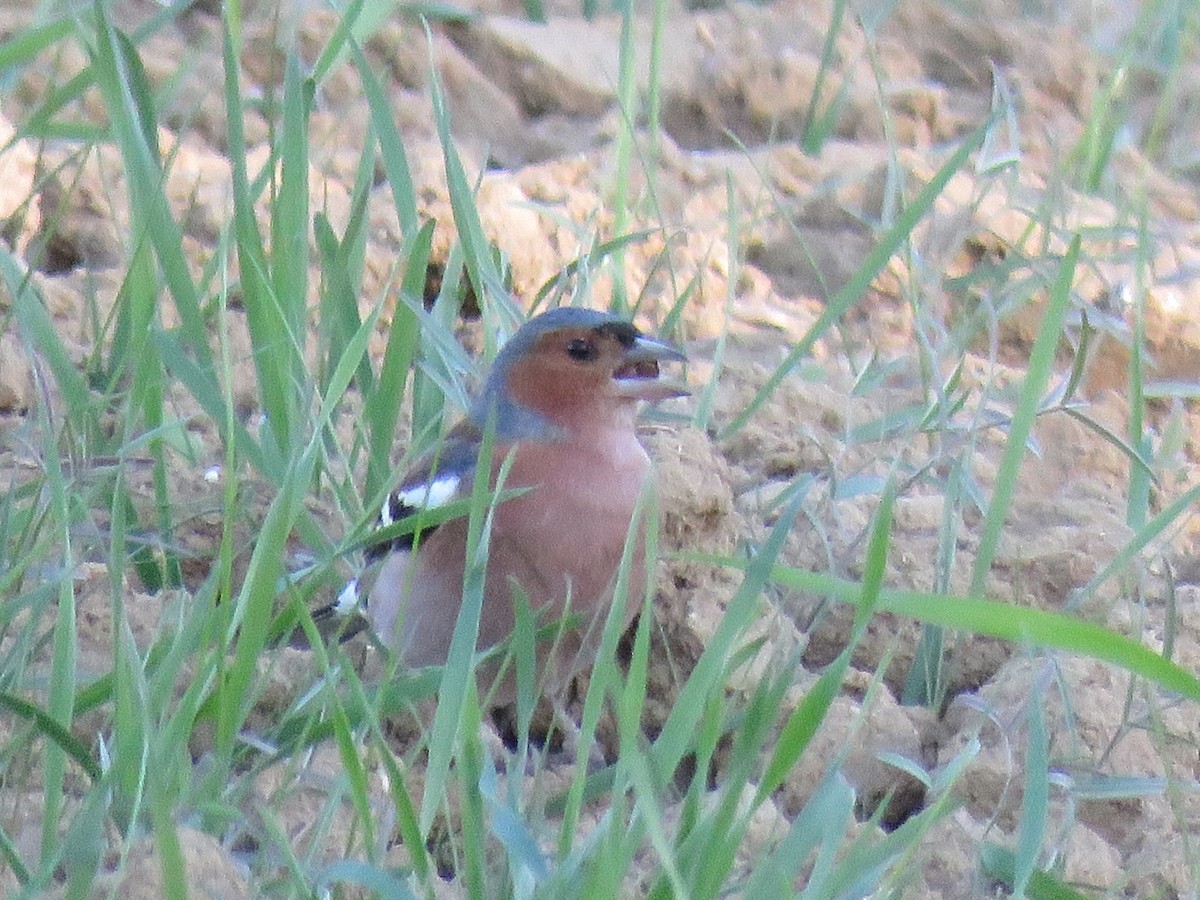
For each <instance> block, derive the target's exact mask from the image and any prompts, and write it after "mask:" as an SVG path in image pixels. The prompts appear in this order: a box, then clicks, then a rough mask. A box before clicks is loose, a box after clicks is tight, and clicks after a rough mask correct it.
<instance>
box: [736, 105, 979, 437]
mask: <svg viewBox="0 0 1200 900" xmlns="http://www.w3.org/2000/svg"><path fill="white" fill-rule="evenodd" d="M986 134H987V126H986V124H985V125H984V126H981V127H980V128H977V129H976V130H975V131H973V132H971V134H969V135H968V136H967V138H966V139H965V140H964V141H963V142H962V143H961V144H960V145H959V146H958V149H956V150H955V151H954V153H952V154H951V156H950V158H949V159H948V160H946V162H945V164H944V165H943V166H942V167H941V168H940V169H938V171H937V172H936V173H935V174H934V176H933V178H931V179H930V181H929V183H928V184H927V185H925V187H924V188H922V189H921V191H920V193H918V194H917V196H916V197H915V198H914V199H913V201H912V203H910V204H909V205H908V206H906V207H905V208H904V210H903V211H902V212H901V213H900V215H898V216H897V217H896V221H895V223H894V224H893V225H892V227H891V228H889V229H888V230H887V231H886V232H885V233H884V234H883V236H882V237H881V238H880V240H879V243H878V244H876V245H875V246H874V248H872V250H871V252H870V253H868V254H867V258H866V259H865V260H863V264H862V265H861V266H860V267H859V268H858V270H857V271H856V272H855V273H854V275H853V276H852V277H851V278H850V280H849V281H847V282H846V284H845V285H843V286H842V288H841V289H839V290H838V292H837V293H836V294H834V295H833V296H832V297H830V298H829V301H828V302H827V303H826V304H825V308H824V309H823V310H822V312H821V315H820V316H819V317H818V318H817V321H815V322H814V323H813V324H812V326H811V327H810V328H809V329H808V331H807V332H806V333H805V335H804V337H803V338H801V339H800V341H799V342H798V343H797V344H796V346H795V347H793V348H792V349H791V351H790V352H789V353H788V355H787V357H786V358H785V359H784V361H783V362H782V363H780V364H779V366H777V367H776V369H775V371H774V372H772V373H771V376H770V377H769V378H768V379H767V380H766V382H764V384H763V386H762V387H761V388H759V389H758V392H757V393H756V394H755V395H754V397H753V399H751V401H750V402H749V403H748V404H746V408H745V409H743V410H742V411H741V412H740V413H739V414H738V415H737V416H735V417H734V419H733V421H732V422H730V423H729V424H728V425H726V426H725V428H724V430H723V431H722V432H721V438H722V439H724V438H728V437H729V436H730V435H732V434H736V433H737V432H738V431H739V430H741V428H742V427H743V426H745V424H746V423H747V422H749V421H750V420H751V419H752V418H753V417H754V415H755V413H757V412H758V410H759V408H760V407H761V406H762V405H763V404H764V403H765V402H766V401H767V399H768V398H769V397H770V396H771V395H772V394H773V393H774V392H775V389H776V388H778V387H779V385H780V384H782V383H783V380H784V379H785V378H787V376H788V375H789V374H790V373H791V372H792V371H793V370H794V369H795V368H796V367H797V366H798V365H799V364H800V361H801V360H802V359H803V358H804V357H805V356H806V355H807V354H808V352H809V351H810V350H811V349H812V346H813V344H815V343H816V342H817V340H818V339H819V338H820V337H821V336H822V335H823V334H824V333H825V332H826V331H828V330H829V328H830V327H831V326H832V325H833V324H834V323H835V322H837V321H838V320H839V319H840V318H841V317H842V316H843V315H845V313H846V311H847V310H849V309H850V308H851V307H852V306H853V305H854V304H855V303H857V302H858V301H859V300H860V299H862V297H863V295H864V294H865V293H866V291H867V288H868V287H870V285H871V282H872V281H874V280H875V277H876V276H877V275H878V274H879V273H880V272H881V271H882V270H883V267H884V266H885V265H887V262H888V260H889V259H891V258H892V255H893V254H894V253H895V252H896V251H897V250H898V249H899V248H900V247H901V245H902V244H903V243H904V242H905V241H906V240H908V239H909V237H910V236H911V234H912V231H913V229H914V228H916V226H917V223H918V222H920V221H921V219H922V218H923V217H924V216H925V215H926V214H927V213H928V212H929V211H930V209H932V208H933V203H934V201H935V200H937V198H938V195H939V194H941V192H942V190H943V189H944V188H945V187H946V184H947V183H948V182H949V181H950V179H951V178H952V177H953V176H954V173H955V172H957V171H958V170H959V169H961V168H962V167H963V165H964V164H965V163H966V161H967V158H968V157H969V156H970V155H971V154H972V153H973V152H975V150H977V149H979V146H980V145H981V144H982V143H983V139H984V137H985V136H986Z"/></svg>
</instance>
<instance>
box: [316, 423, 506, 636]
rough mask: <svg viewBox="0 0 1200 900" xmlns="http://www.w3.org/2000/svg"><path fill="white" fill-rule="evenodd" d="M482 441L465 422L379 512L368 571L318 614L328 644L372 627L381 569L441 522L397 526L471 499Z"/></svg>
mask: <svg viewBox="0 0 1200 900" xmlns="http://www.w3.org/2000/svg"><path fill="white" fill-rule="evenodd" d="M481 442H482V432H481V431H480V429H479V427H478V426H477V425H475V423H474V422H472V421H471V420H470V419H464V420H463V421H462V422H459V423H458V424H457V425H456V426H455V427H454V428H452V429H451V430H450V431H449V432H448V433H447V434H446V438H445V440H443V441H441V442H440V443H439V444H438V445H437V446H436V447H434V448H432V449H431V450H429V451H428V452H426V453H425V454H423V455H422V456H421V457H419V458H418V459H417V460H416V462H414V463H413V464H412V466H410V467H409V469H408V470H407V471H406V472H405V474H404V477H402V478H401V479H400V483H399V485H397V486H396V488H395V489H394V490H392V491H391V492H390V493H389V494H388V496H387V498H386V499H385V500H384V502H383V505H382V507H381V508H380V511H379V520H378V523H377V528H376V531H375V532H374V533H373V534H372V535H370V536H368V537H367V538H366V540H365V541H364V549H363V554H364V556H365V558H366V562H367V565H366V567H365V569H364V571H363V572H362V573H361V574H360V575H359V576H358V577H357V578H352V579H350V580H349V581H347V582H346V584H345V585H344V586H343V587H342V589H341V591H340V592H339V593H338V596H337V599H336V600H334V602H333V603H330V604H327V605H326V606H322V607H320V608H318V609H316V610H313V613H312V616H313V621H314V622H315V623H316V624H317V629H318V631H319V632H320V633H321V635H322V637H323V638H324V639H325V640H330V639H334V640H342V641H344V640H348V639H349V638H351V637H353V636H354V635H356V634H358V632H360V631H362V630H364V629H365V628H367V627H369V624H370V621H369V617H367V616H365V615H364V614H363V611H364V608H365V605H366V598H367V596H368V594H369V592H370V587H371V585H372V584H373V583H374V581H375V579H376V577H378V574H379V569H380V567H381V566H382V565H383V563H384V561H385V560H386V559H387V558H388V556H390V555H391V554H393V553H408V552H410V551H411V550H412V548H413V545H414V543H415V541H416V539H417V535H418V534H420V536H421V539H422V540H424V539H425V538H427V537H428V536H429V535H430V534H431V533H432V531H433V530H434V529H435V528H436V527H437V520H436V519H435V520H434V521H433V522H431V523H422V524H421V525H420V527H419V528H412V527H400V528H397V526H399V525H400V523H402V522H404V520H406V519H410V518H411V517H412V516H413V515H414V514H416V513H419V512H422V511H432V510H436V509H437V508H439V507H443V506H446V505H448V504H450V503H453V502H454V501H456V500H462V499H465V498H467V497H469V496H470V495H471V489H472V484H473V483H474V477H475V467H476V463H477V462H478V460H479V449H480V445H481ZM364 587H365V588H366V590H364ZM298 642H299V643H298ZM306 643H307V642H306V641H305V639H304V638H303V633H302V632H299V631H297V632H295V633H293V644H294V645H297V646H303V645H304V644H306Z"/></svg>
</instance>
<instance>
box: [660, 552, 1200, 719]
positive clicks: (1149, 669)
mask: <svg viewBox="0 0 1200 900" xmlns="http://www.w3.org/2000/svg"><path fill="white" fill-rule="evenodd" d="M681 558H683V559H691V560H694V561H697V562H707V563H710V564H715V565H725V566H731V567H733V568H736V569H744V570H745V569H748V567H749V565H751V564H752V563H751V564H748V563H746V562H744V561H742V560H737V559H731V558H720V559H718V558H714V557H711V556H705V555H703V554H693V553H686V554H681ZM770 580H771V581H773V582H775V583H776V584H781V585H784V586H785V587H788V588H791V589H793V590H798V591H809V592H811V593H814V594H821V595H824V596H827V597H830V598H831V599H834V600H837V601H839V602H842V603H853V602H856V601H857V600H858V598H859V597H860V596H861V592H862V587H861V585H859V584H857V583H855V582H853V581H849V580H846V579H843V578H837V577H835V576H833V575H825V574H821V573H818V572H806V571H803V570H801V569H793V568H790V567H787V566H776V567H775V569H774V570H773V571H772V572H771V575H770ZM878 609H879V610H881V611H885V612H891V613H895V614H896V615H900V616H908V617H909V618H912V619H916V620H917V621H918V622H926V623H929V624H933V625H940V626H942V627H944V628H956V629H958V630H960V631H967V632H970V633H972V634H982V635H988V636H990V637H997V638H1001V639H1002V640H1006V641H1012V642H1013V643H1018V644H1031V645H1034V646H1037V647H1051V648H1054V649H1057V650H1066V651H1068V652H1070V653H1079V654H1081V655H1083V656H1090V657H1093V658H1094V659H1098V660H1101V661H1103V662H1108V663H1112V664H1114V665H1117V666H1120V667H1121V668H1123V669H1125V670H1127V671H1129V672H1133V673H1134V674H1137V675H1140V676H1142V677H1143V678H1145V679H1147V680H1149V681H1153V682H1154V683H1156V684H1158V685H1159V686H1160V687H1163V688H1166V689H1167V690H1169V691H1174V692H1176V693H1179V694H1183V695H1184V696H1186V697H1188V698H1190V699H1192V700H1200V680H1198V679H1197V678H1196V677H1195V676H1194V675H1192V674H1191V673H1189V672H1187V671H1185V670H1183V669H1182V668H1180V667H1179V666H1177V665H1175V664H1174V663H1173V662H1171V661H1170V660H1167V659H1164V658H1163V657H1162V656H1161V655H1159V654H1158V653H1155V652H1154V651H1152V650H1150V649H1148V648H1147V647H1144V646H1142V645H1141V644H1139V643H1137V642H1136V641H1133V640H1130V639H1129V638H1127V637H1124V636H1122V635H1120V634H1117V633H1116V632H1114V631H1110V630H1108V629H1107V628H1102V627H1101V626H1099V625H1093V624H1092V623H1091V622H1083V621H1080V620H1079V619H1075V618H1072V617H1071V616H1067V615H1063V614H1062V613H1055V612H1046V611H1045V610H1040V609H1026V608H1023V607H1019V606H1013V605H1011V604H1008V603H998V602H995V601H993V600H983V599H981V598H979V597H964V596H960V595H954V594H930V593H923V592H920V591H908V590H897V589H893V588H884V589H883V590H882V591H881V592H880V594H879V604H878Z"/></svg>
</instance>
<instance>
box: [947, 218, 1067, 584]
mask: <svg viewBox="0 0 1200 900" xmlns="http://www.w3.org/2000/svg"><path fill="white" fill-rule="evenodd" d="M1079 247H1080V239H1079V235H1075V238H1074V239H1073V240H1072V241H1071V247H1070V249H1069V250H1068V251H1067V255H1066V257H1065V258H1064V259H1063V261H1062V265H1061V266H1060V267H1059V270H1058V277H1057V278H1055V280H1054V284H1053V286H1051V288H1050V293H1049V297H1048V299H1047V302H1046V314H1045V315H1044V316H1043V318H1042V324H1041V325H1040V326H1039V327H1038V333H1037V337H1035V338H1034V341H1033V348H1032V349H1031V350H1030V351H1029V366H1028V368H1027V369H1026V371H1025V380H1024V382H1023V383H1022V385H1021V396H1020V399H1019V400H1018V401H1017V408H1016V409H1015V410H1014V411H1013V417H1012V423H1011V424H1010V425H1009V429H1008V437H1007V439H1006V440H1005V444H1004V456H1003V457H1002V458H1001V461H1000V470H999V471H998V472H997V474H996V485H995V487H994V488H993V489H992V499H991V502H990V503H988V508H987V513H986V515H985V517H984V523H983V532H982V535H981V537H980V539H979V550H978V552H977V553H976V554H975V566H974V569H973V571H972V573H971V590H970V593H972V594H982V593H983V591H984V588H985V587H986V585H987V575H988V572H989V571H991V567H992V559H993V558H994V557H995V555H996V550H997V548H998V547H999V546H1000V532H1001V530H1002V529H1003V527H1004V519H1005V517H1006V516H1007V515H1008V510H1009V507H1010V506H1011V505H1012V498H1013V495H1014V494H1015V493H1016V489H1017V476H1018V475H1019V474H1020V471H1021V462H1022V460H1023V459H1024V458H1025V451H1026V447H1027V446H1028V444H1029V434H1030V432H1031V431H1032V430H1033V422H1034V419H1035V418H1036V417H1037V414H1038V409H1039V408H1040V406H1041V402H1042V396H1043V395H1044V394H1045V392H1046V385H1047V384H1048V383H1049V381H1050V372H1051V370H1052V369H1053V367H1054V355H1055V351H1056V350H1057V349H1058V342H1059V340H1060V339H1061V337H1062V329H1063V321H1064V320H1065V318H1066V314H1067V310H1068V309H1069V308H1070V306H1071V283H1072V281H1073V279H1074V276H1075V263H1076V261H1077V260H1078V259H1079Z"/></svg>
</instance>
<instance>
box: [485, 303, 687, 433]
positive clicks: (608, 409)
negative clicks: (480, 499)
mask: <svg viewBox="0 0 1200 900" xmlns="http://www.w3.org/2000/svg"><path fill="white" fill-rule="evenodd" d="M685 359H686V357H685V356H684V354H683V352H682V351H681V350H679V349H678V348H676V347H673V346H672V345H670V344H667V343H665V342H663V341H660V340H657V339H656V338H652V337H649V336H648V335H645V334H643V333H642V332H641V331H639V330H638V329H637V328H636V327H634V326H633V325H632V324H630V323H629V322H627V321H625V320H624V319H621V318H619V317H618V316H614V315H611V314H609V313H603V312H598V311H596V310H590V309H579V308H575V307H561V308H559V309H554V310H550V311H549V312H545V313H542V314H541V315H539V316H535V317H534V318H532V319H530V320H529V321H528V322H526V323H525V325H523V326H522V327H521V329H520V330H519V331H517V333H516V334H515V335H513V337H512V339H511V340H510V341H509V342H508V343H507V344H505V346H504V348H503V349H502V350H501V351H500V354H499V355H498V356H497V357H496V362H495V364H494V365H493V366H492V371H491V374H490V375H489V377H488V381H487V385H486V386H485V388H484V391H483V394H482V395H481V396H480V398H479V401H478V402H477V403H476V405H475V408H474V410H473V411H472V416H473V418H475V419H476V420H477V421H478V422H479V424H483V422H484V420H485V419H486V417H487V413H488V411H489V410H490V409H491V407H492V406H493V405H494V406H495V408H496V410H497V425H496V428H497V434H498V435H499V436H501V437H512V438H521V437H538V436H542V435H545V434H546V433H548V432H549V431H553V430H554V429H563V428H567V429H570V428H575V427H579V426H581V425H584V424H587V423H589V422H603V420H604V418H605V417H607V416H612V415H615V414H619V413H620V412H621V411H622V410H629V409H632V408H633V406H634V405H635V404H636V403H637V401H639V400H651V401H652V400H663V399H665V398H667V397H679V396H682V395H684V394H686V393H687V392H688V391H687V388H686V387H684V386H683V385H682V384H681V383H680V382H677V381H672V380H670V379H667V378H665V377H664V376H663V374H662V372H661V369H660V366H661V364H662V363H666V362H682V361H684V360H685ZM539 432H540V434H539Z"/></svg>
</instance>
